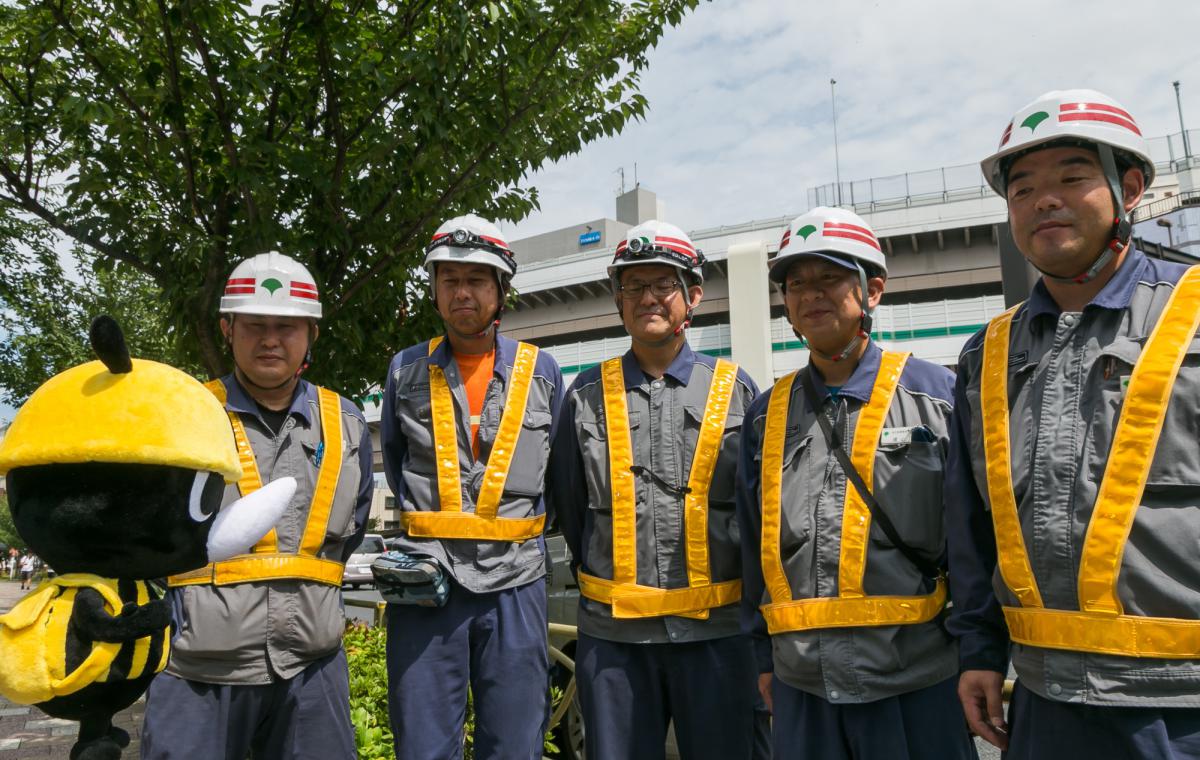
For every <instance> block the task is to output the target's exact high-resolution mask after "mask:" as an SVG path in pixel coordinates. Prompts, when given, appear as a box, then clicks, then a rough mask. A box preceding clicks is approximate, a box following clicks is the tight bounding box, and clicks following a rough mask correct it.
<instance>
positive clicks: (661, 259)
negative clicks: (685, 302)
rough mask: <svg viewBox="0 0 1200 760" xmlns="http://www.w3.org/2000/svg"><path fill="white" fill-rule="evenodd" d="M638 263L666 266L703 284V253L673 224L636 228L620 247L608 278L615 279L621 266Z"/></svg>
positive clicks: (645, 224)
mask: <svg viewBox="0 0 1200 760" xmlns="http://www.w3.org/2000/svg"><path fill="white" fill-rule="evenodd" d="M637 264H666V265H667V266H672V267H675V268H676V269H679V270H681V271H683V272H685V273H687V274H690V275H691V276H692V277H693V278H694V280H695V281H696V282H704V272H703V267H704V253H703V252H702V251H701V250H700V249H699V248H697V247H696V246H695V245H693V244H692V241H691V238H689V237H688V236H687V233H685V232H684V231H683V230H681V229H679V228H678V227H676V226H675V225H673V224H668V223H667V222H660V221H658V220H657V219H651V220H650V221H648V222H642V223H641V224H639V225H637V226H636V227H633V228H631V229H630V230H629V232H628V234H626V236H625V239H624V240H622V241H621V242H620V243H618V244H617V252H616V255H614V256H613V260H612V264H610V265H609V267H608V276H609V277H610V278H611V277H616V276H617V274H618V272H619V271H620V269H621V268H622V267H627V266H635V265H637Z"/></svg>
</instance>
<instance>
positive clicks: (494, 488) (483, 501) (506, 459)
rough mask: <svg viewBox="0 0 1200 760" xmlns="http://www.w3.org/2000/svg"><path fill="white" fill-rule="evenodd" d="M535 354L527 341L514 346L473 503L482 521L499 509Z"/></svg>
mask: <svg viewBox="0 0 1200 760" xmlns="http://www.w3.org/2000/svg"><path fill="white" fill-rule="evenodd" d="M537 356H538V349H537V346H531V345H530V344H528V343H521V344H519V345H518V346H517V356H516V358H515V359H513V367H512V372H511V373H510V374H509V377H508V395H507V397H506V398H505V400H504V413H503V414H501V415H500V427H499V429H497V431H496V440H495V441H494V442H493V443H492V453H491V454H489V455H488V461H487V467H486V468H485V469H484V471H483V484H482V485H481V486H480V487H479V499H478V500H477V501H476V502H475V514H476V515H478V516H479V517H480V518H482V519H484V520H493V519H495V518H496V512H497V510H499V509H500V496H501V495H502V494H503V493H504V482H505V481H506V480H508V470H509V466H510V465H511V464H512V459H513V454H514V453H515V452H516V450H517V444H518V442H519V436H520V435H521V423H522V422H523V421H524V419H525V404H526V402H527V401H528V400H529V386H530V385H532V383H533V369H534V367H535V366H537Z"/></svg>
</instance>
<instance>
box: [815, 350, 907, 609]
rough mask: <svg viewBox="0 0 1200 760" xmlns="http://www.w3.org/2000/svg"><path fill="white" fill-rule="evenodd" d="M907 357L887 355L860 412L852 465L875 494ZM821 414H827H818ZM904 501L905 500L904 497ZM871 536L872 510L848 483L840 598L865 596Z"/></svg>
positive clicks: (851, 458)
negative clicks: (883, 440)
mask: <svg viewBox="0 0 1200 760" xmlns="http://www.w3.org/2000/svg"><path fill="white" fill-rule="evenodd" d="M908 356H909V355H908V354H907V353H894V352H892V351H884V352H883V358H882V359H881V360H880V362H879V373H878V374H877V375H876V376H875V385H874V387H873V388H872V389H871V398H870V399H869V400H868V401H867V405H866V406H864V407H863V408H862V409H860V410H859V412H858V422H857V423H856V424H855V426H854V445H853V447H852V449H851V452H850V463H851V464H853V465H854V469H856V470H858V474H859V475H860V476H861V477H862V479H863V482H864V483H866V484H867V487H868V488H870V489H871V492H872V493H874V489H875V481H874V477H875V452H876V450H877V449H878V448H879V434H880V433H881V432H882V431H883V422H884V420H885V419H887V413H888V409H890V408H891V406H892V397H893V396H895V395H896V386H897V385H899V384H900V374H901V373H902V372H903V371H904V364H905V362H907V361H908ZM815 411H816V413H817V414H824V412H822V411H821V410H815ZM901 498H903V497H901ZM870 534H871V510H870V508H869V507H868V506H867V503H866V502H865V501H863V498H862V496H861V495H859V493H858V489H857V488H855V487H854V485H853V484H852V483H851V482H850V481H849V479H847V480H846V497H845V501H843V503H842V546H841V554H840V556H839V557H838V596H840V597H847V598H854V597H862V596H865V594H864V593H863V572H864V571H865V570H866V566H867V543H868V539H869V537H870Z"/></svg>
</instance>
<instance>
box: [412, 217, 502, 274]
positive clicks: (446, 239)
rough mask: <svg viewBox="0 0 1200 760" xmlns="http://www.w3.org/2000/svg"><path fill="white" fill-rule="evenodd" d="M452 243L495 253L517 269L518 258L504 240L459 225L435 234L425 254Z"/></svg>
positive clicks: (461, 246)
mask: <svg viewBox="0 0 1200 760" xmlns="http://www.w3.org/2000/svg"><path fill="white" fill-rule="evenodd" d="M444 245H452V246H455V247H456V248H475V249H477V250H481V251H487V252H488V253H494V254H496V255H497V256H499V257H500V258H501V259H503V260H504V261H505V263H507V264H508V265H509V268H510V269H511V271H514V272H515V271H516V269H517V260H516V259H515V258H514V257H513V253H512V251H511V250H509V248H508V246H507V245H506V244H505V243H504V241H502V240H500V239H498V238H493V237H488V236H486V235H476V234H475V233H473V232H471V231H470V230H466V229H463V228H462V227H459V228H458V229H456V230H454V231H453V232H443V233H440V234H437V235H434V236H433V240H431V241H429V245H427V246H425V255H426V256H428V255H429V253H430V252H432V251H434V250H436V249H438V248H440V247H442V246H444Z"/></svg>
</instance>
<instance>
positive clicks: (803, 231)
mask: <svg viewBox="0 0 1200 760" xmlns="http://www.w3.org/2000/svg"><path fill="white" fill-rule="evenodd" d="M816 231H817V227H816V225H813V224H806V225H804V226H803V227H801V228H800V229H798V230H796V234H797V235H799V236H800V237H802V238H804V239H805V240H808V236H809V235H811V234H813V233H814V232H816Z"/></svg>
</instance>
